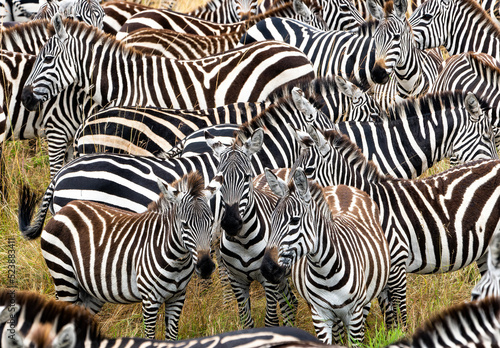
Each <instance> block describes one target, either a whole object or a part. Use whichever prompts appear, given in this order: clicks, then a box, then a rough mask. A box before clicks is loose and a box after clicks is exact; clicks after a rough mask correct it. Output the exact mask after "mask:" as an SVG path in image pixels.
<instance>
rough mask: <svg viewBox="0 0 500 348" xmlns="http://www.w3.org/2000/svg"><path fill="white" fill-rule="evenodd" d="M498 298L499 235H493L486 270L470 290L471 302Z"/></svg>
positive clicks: (499, 286)
mask: <svg viewBox="0 0 500 348" xmlns="http://www.w3.org/2000/svg"><path fill="white" fill-rule="evenodd" d="M488 296H496V297H498V296H500V233H496V234H495V235H493V238H492V239H491V242H490V247H489V249H488V270H487V271H486V273H484V274H483V276H482V277H481V280H479V282H478V283H477V284H476V286H475V287H474V289H472V296H471V297H472V301H474V300H481V299H483V298H486V297H488Z"/></svg>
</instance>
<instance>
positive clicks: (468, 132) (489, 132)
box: [449, 92, 498, 163]
mask: <svg viewBox="0 0 500 348" xmlns="http://www.w3.org/2000/svg"><path fill="white" fill-rule="evenodd" d="M464 103H465V109H466V110H467V115H466V117H465V121H464V122H463V126H462V127H461V129H460V134H458V135H457V137H456V141H455V142H454V143H453V144H452V149H451V150H450V152H451V153H450V154H449V155H450V156H453V160H454V161H457V162H459V163H465V162H468V161H472V160H478V159H490V158H498V153H497V150H496V141H495V137H496V129H495V127H493V125H492V124H491V115H488V114H485V110H483V109H482V107H481V105H480V103H479V101H478V100H477V98H476V96H475V95H474V94H473V93H471V92H469V93H467V95H466V97H465V99H464ZM483 107H484V106H483ZM488 109H489V106H488Z"/></svg>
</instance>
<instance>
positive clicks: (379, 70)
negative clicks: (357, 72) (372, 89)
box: [371, 60, 389, 84]
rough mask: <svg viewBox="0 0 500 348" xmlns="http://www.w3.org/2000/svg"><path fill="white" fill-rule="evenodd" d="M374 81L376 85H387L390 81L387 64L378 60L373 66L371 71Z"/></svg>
mask: <svg viewBox="0 0 500 348" xmlns="http://www.w3.org/2000/svg"><path fill="white" fill-rule="evenodd" d="M371 74H372V80H373V81H374V82H375V83H379V84H385V83H387V81H389V74H388V73H387V70H386V67H385V62H384V61H383V60H377V61H376V62H375V64H374V65H373V68H372V70H371Z"/></svg>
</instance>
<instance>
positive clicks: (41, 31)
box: [0, 20, 51, 55]
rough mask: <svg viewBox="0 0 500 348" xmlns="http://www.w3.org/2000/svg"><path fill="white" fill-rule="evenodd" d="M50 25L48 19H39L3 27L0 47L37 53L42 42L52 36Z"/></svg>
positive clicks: (7, 49) (20, 51)
mask: <svg viewBox="0 0 500 348" xmlns="http://www.w3.org/2000/svg"><path fill="white" fill-rule="evenodd" d="M50 27H51V24H50V22H49V21H48V20H37V21H30V22H27V23H19V24H17V25H15V26H13V27H10V28H7V29H2V31H1V33H2V35H0V47H1V49H2V50H6V51H12V52H19V53H26V54H35V55H36V54H38V53H39V52H40V46H41V44H42V43H45V42H47V40H48V39H49V38H50V34H49V31H50Z"/></svg>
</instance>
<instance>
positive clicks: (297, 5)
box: [293, 0, 312, 22]
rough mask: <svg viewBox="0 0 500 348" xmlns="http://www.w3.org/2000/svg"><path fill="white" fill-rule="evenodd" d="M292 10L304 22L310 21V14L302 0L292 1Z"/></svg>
mask: <svg viewBox="0 0 500 348" xmlns="http://www.w3.org/2000/svg"><path fill="white" fill-rule="evenodd" d="M293 10H294V11H295V13H296V14H298V15H301V16H302V17H304V20H305V21H306V22H310V21H311V19H312V13H311V11H310V10H309V8H307V6H306V4H304V2H303V1H302V0H293Z"/></svg>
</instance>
